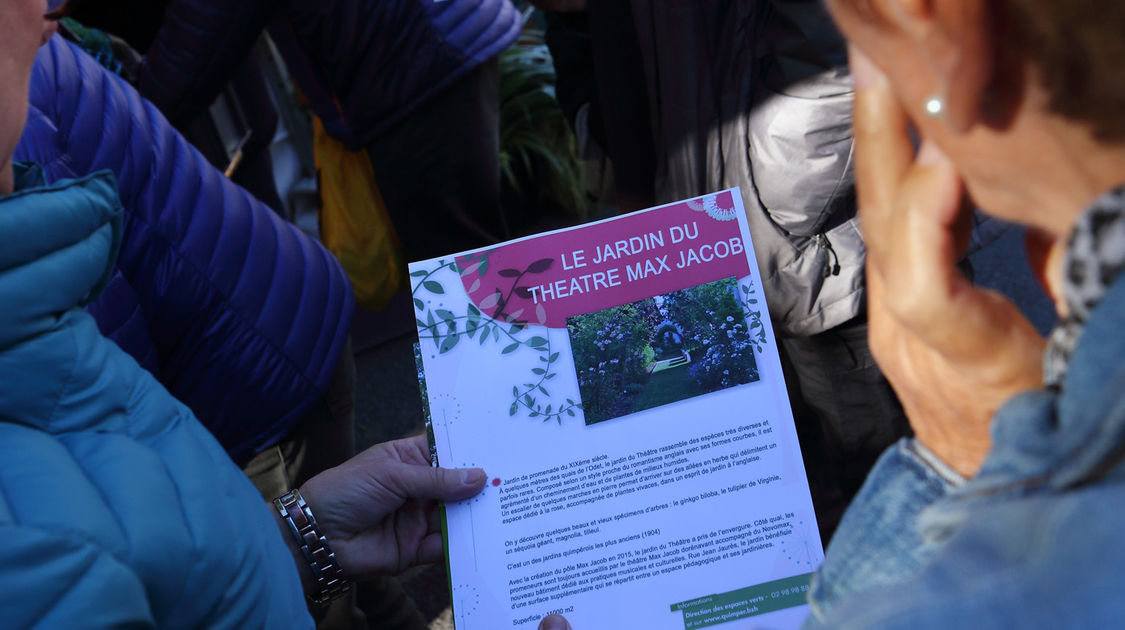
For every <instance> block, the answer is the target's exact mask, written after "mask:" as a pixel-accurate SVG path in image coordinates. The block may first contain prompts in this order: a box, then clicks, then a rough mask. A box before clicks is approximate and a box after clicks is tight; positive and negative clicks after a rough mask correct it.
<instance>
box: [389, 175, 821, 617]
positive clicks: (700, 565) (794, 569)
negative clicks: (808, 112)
mask: <svg viewBox="0 0 1125 630" xmlns="http://www.w3.org/2000/svg"><path fill="white" fill-rule="evenodd" d="M410 271H411V274H410V275H411V285H412V289H413V295H414V307H415V313H416V316H417V326H418V335H419V341H420V351H419V375H420V377H422V384H423V397H424V399H425V400H426V404H427V409H428V411H427V414H428V415H427V418H428V426H429V428H430V430H431V434H432V442H433V454H434V456H435V458H436V460H435V461H440V462H441V464H442V465H444V466H451V467H460V466H478V467H481V468H483V469H484V470H485V471H486V472H487V473H488V474H489V482H488V485H487V486H486V488H485V491H484V492H482V493H481V494H480V495H479V496H477V497H475V498H473V499H471V500H469V501H465V502H463V503H459V504H453V505H449V506H447V511H446V530H447V531H446V534H447V546H448V563H449V575H450V583H451V588H452V603H453V617H454V623H455V625H456V627H457V628H458V629H460V630H496V629H498V628H517V629H534V628H536V627H537V625H538V623H539V621H540V619H542V618H543V617H544V616H546V615H547V614H549V613H552V612H561V613H562V614H564V615H565V616H566V617H567V618H568V619H569V620H570V622H571V624H572V625H573V627H574V628H576V630H583V629H585V630H600V629H605V628H655V629H667V630H680V629H681V628H682V629H683V630H691V629H694V628H711V627H716V628H723V629H728V628H729V629H734V628H795V627H797V626H799V625H800V624H801V622H802V621H803V620H804V618H805V616H806V615H807V614H808V610H807V606H806V605H805V595H806V592H807V590H808V582H809V577H810V575H811V573H812V571H813V570H815V568H816V567H817V566H818V565H819V563H820V561H821V560H822V559H823V550H822V549H821V545H820V539H819V536H818V534H817V526H816V520H815V516H814V514H813V508H812V502H811V500H810V498H809V490H808V484H807V482H806V479H805V472H804V468H803V465H802V462H801V454H800V449H799V446H798V444H797V436H796V431H795V429H794V426H793V417H792V412H791V410H790V408H789V401H788V396H787V394H786V389H785V383H784V380H783V378H782V374H781V366H780V363H779V361H778V354H777V344H776V339H775V337H774V333H773V329H772V328H771V326H770V318H769V313H768V311H767V307H766V301H765V298H764V296H763V294H762V286H761V282H760V280H759V273H758V268H757V264H756V262H755V259H754V253H753V249H752V244H751V240H750V234H749V230H748V227H747V224H746V216H745V212H744V210H743V207H742V198H741V195H740V194H739V192H738V190H737V189H732V190H726V191H722V192H719V193H715V194H712V195H707V196H704V197H699V198H696V199H691V200H688V201H684V202H679V203H674V204H669V205H666V206H661V207H659V208H654V209H651V210H647V211H644V212H639V213H634V214H629V215H624V216H621V217H617V218H613V219H609V220H606V221H601V222H598V223H592V224H587V225H582V226H579V227H575V228H571V229H566V230H560V231H556V232H550V233H546V234H541V235H537V236H533V237H529V238H525V239H521V240H517V241H512V242H509V243H505V244H502V245H499V246H496V247H492V248H488V249H482V250H476V251H473V252H468V253H465V254H460V255H456V256H449V257H445V258H438V259H433V260H428V261H423V262H419V263H414V264H412V265H411V266H410Z"/></svg>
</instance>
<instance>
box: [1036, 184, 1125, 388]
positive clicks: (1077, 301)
mask: <svg viewBox="0 0 1125 630" xmlns="http://www.w3.org/2000/svg"><path fill="white" fill-rule="evenodd" d="M1063 269H1064V272H1065V277H1064V280H1063V296H1064V297H1065V299H1066V303H1067V306H1068V308H1069V310H1070V313H1069V314H1068V315H1067V316H1066V318H1064V319H1063V320H1062V321H1061V322H1059V325H1058V326H1056V327H1055V330H1054V331H1053V332H1052V333H1051V337H1050V340H1049V341H1048V343H1047V351H1046V353H1045V354H1044V356H1043V374H1044V376H1045V378H1046V382H1047V386H1048V387H1051V388H1053V389H1058V388H1059V387H1060V386H1061V384H1062V381H1063V378H1064V377H1065V376H1066V368H1067V365H1068V363H1069V362H1070V355H1071V353H1073V352H1074V348H1075V347H1076V346H1077V345H1078V340H1079V339H1080V338H1081V336H1082V330H1083V328H1084V327H1085V325H1086V320H1088V319H1089V318H1090V313H1091V312H1093V310H1094V308H1095V307H1097V305H1098V303H1099V302H1101V300H1102V298H1103V297H1105V294H1106V292H1107V291H1109V287H1110V286H1112V285H1113V282H1114V281H1115V280H1116V279H1117V277H1118V276H1120V275H1121V273H1122V271H1125V185H1122V186H1120V187H1119V188H1116V189H1114V190H1113V191H1111V192H1109V193H1106V194H1105V195H1102V196H1101V197H1099V198H1098V200H1097V201H1095V202H1094V204H1093V205H1092V206H1090V208H1088V209H1087V210H1086V211H1085V212H1084V213H1083V214H1082V216H1080V217H1079V218H1078V222H1077V224H1076V225H1075V226H1074V232H1073V233H1072V234H1071V236H1070V242H1069V243H1068V244H1067V249H1066V258H1065V259H1064V261H1063Z"/></svg>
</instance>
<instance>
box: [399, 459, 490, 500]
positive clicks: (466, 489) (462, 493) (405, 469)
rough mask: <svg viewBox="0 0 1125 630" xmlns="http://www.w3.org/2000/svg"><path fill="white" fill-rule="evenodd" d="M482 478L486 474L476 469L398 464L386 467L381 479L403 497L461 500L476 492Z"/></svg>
mask: <svg viewBox="0 0 1125 630" xmlns="http://www.w3.org/2000/svg"><path fill="white" fill-rule="evenodd" d="M485 479H486V475H485V474H484V471H483V470H481V469H480V468H461V469H451V468H435V467H433V466H428V465H424V464H401V465H398V466H394V467H391V468H390V469H388V470H387V477H386V478H385V479H384V480H383V481H384V483H385V484H386V485H388V486H391V487H393V488H395V489H396V490H397V491H398V492H399V494H400V495H401V496H403V497H404V498H407V499H423V500H434V501H463V500H465V499H468V498H471V497H474V496H476V495H477V494H478V493H480V491H481V489H482V488H484V482H485Z"/></svg>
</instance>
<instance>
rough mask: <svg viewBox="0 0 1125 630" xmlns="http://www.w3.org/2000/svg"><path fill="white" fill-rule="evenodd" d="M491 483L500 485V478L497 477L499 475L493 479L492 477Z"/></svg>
mask: <svg viewBox="0 0 1125 630" xmlns="http://www.w3.org/2000/svg"><path fill="white" fill-rule="evenodd" d="M492 485H493V486H498V485H500V478H499V477H496V478H495V479H493V480H492Z"/></svg>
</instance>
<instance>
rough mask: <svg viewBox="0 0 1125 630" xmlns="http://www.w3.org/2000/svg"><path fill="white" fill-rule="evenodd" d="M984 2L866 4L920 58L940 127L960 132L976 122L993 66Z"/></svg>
mask: <svg viewBox="0 0 1125 630" xmlns="http://www.w3.org/2000/svg"><path fill="white" fill-rule="evenodd" d="M988 1H989V0H871V4H872V5H873V6H874V8H875V9H876V11H877V12H878V13H879V14H880V17H881V18H882V19H883V21H884V22H885V23H887V24H888V25H889V26H891V27H892V28H893V29H894V30H895V31H897V32H898V33H899V34H900V35H901V36H904V37H906V38H908V39H910V40H913V42H914V45H915V46H917V48H918V50H920V51H921V52H922V54H923V55H924V56H925V63H926V64H927V65H928V66H929V69H930V71H931V72H932V73H933V75H934V83H935V85H934V86H933V87H932V92H931V94H932V95H937V96H941V97H942V99H943V100H944V101H945V109H944V113H943V118H944V120H945V122H946V123H947V124H948V125H949V126H950V127H951V128H953V129H955V130H957V131H961V132H964V131H967V130H968V129H969V128H970V127H972V126H973V125H974V124H976V123H977V122H978V121H979V120H980V118H981V105H982V102H983V100H984V95H985V93H986V91H987V89H988V86H989V84H990V82H991V80H992V73H993V71H994V67H995V65H994V60H993V48H992V42H991V32H992V29H991V24H990V21H989V18H990V15H989V11H988V7H987V6H986V3H987V2H988ZM915 106H917V107H921V106H922V104H921V103H917V104H915Z"/></svg>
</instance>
